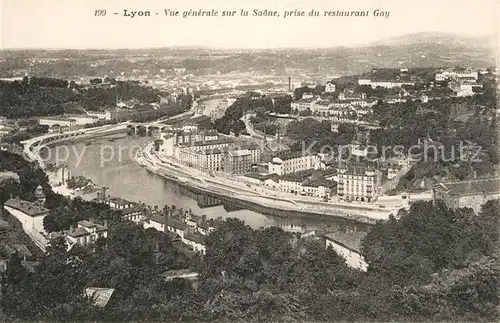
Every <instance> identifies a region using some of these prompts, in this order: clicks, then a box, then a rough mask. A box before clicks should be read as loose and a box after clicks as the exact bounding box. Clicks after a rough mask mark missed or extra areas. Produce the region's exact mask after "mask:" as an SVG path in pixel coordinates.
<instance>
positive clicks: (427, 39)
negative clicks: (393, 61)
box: [371, 32, 498, 48]
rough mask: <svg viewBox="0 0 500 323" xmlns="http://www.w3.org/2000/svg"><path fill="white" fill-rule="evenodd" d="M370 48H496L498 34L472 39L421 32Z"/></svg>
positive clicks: (380, 42)
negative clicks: (440, 46) (418, 46)
mask: <svg viewBox="0 0 500 323" xmlns="http://www.w3.org/2000/svg"><path fill="white" fill-rule="evenodd" d="M371 45H372V46H413V45H422V46H425V45H443V46H449V47H475V48H497V47H498V34H496V35H495V34H492V35H488V36H483V37H473V36H464V35H456V34H451V33H440V32H422V33H413V34H405V35H401V36H396V37H390V38H386V39H383V40H379V41H376V42H373V43H372V44H371Z"/></svg>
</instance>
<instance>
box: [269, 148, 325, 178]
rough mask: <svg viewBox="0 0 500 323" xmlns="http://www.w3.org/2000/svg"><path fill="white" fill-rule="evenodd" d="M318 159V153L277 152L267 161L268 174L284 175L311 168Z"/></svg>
mask: <svg viewBox="0 0 500 323" xmlns="http://www.w3.org/2000/svg"><path fill="white" fill-rule="evenodd" d="M319 160H320V158H319V156H318V155H309V154H302V152H288V153H283V154H279V155H278V156H276V157H274V158H273V159H272V161H270V162H269V163H268V168H269V174H278V175H280V176H281V175H285V174H291V173H296V172H300V171H304V170H308V169H313V168H314V165H316V163H317V162H318V161H319Z"/></svg>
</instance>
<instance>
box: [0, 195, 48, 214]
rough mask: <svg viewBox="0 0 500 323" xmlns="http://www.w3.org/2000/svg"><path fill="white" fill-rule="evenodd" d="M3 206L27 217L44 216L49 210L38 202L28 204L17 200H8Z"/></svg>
mask: <svg viewBox="0 0 500 323" xmlns="http://www.w3.org/2000/svg"><path fill="white" fill-rule="evenodd" d="M4 205H5V206H8V207H11V208H13V209H16V210H19V211H21V212H23V213H25V214H27V215H29V216H44V215H46V214H47V213H49V210H48V209H46V208H45V207H43V205H42V204H41V203H40V202H28V201H23V200H21V199H19V198H12V199H9V200H8V201H6V202H5V203H4Z"/></svg>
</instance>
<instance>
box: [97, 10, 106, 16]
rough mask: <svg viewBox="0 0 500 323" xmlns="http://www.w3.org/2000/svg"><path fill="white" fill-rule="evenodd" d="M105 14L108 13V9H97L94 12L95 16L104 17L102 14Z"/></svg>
mask: <svg viewBox="0 0 500 323" xmlns="http://www.w3.org/2000/svg"><path fill="white" fill-rule="evenodd" d="M105 15H106V10H104V9H97V10H96V11H95V12H94V16H99V17H102V16H105Z"/></svg>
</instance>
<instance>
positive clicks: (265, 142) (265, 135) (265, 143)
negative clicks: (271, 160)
mask: <svg viewBox="0 0 500 323" xmlns="http://www.w3.org/2000/svg"><path fill="white" fill-rule="evenodd" d="M266 146H267V127H266V126H265V125H264V147H263V149H262V150H266Z"/></svg>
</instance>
